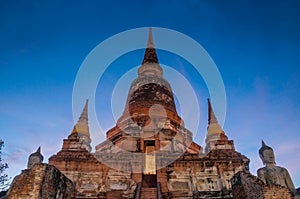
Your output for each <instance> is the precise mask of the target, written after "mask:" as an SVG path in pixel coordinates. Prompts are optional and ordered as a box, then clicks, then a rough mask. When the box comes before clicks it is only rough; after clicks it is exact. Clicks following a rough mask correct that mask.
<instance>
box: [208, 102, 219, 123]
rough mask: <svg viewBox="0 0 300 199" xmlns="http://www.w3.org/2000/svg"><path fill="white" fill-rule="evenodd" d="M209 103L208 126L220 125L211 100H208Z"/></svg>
mask: <svg viewBox="0 0 300 199" xmlns="http://www.w3.org/2000/svg"><path fill="white" fill-rule="evenodd" d="M207 103H208V125H210V124H213V123H218V120H217V118H216V116H215V113H214V110H213V108H212V106H211V103H210V99H209V98H208V99H207Z"/></svg>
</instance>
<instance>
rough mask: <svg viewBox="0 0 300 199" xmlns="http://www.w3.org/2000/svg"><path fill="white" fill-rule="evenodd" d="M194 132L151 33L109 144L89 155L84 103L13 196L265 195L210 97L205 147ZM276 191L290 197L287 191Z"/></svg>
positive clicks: (23, 177) (109, 133) (21, 179)
mask: <svg viewBox="0 0 300 199" xmlns="http://www.w3.org/2000/svg"><path fill="white" fill-rule="evenodd" d="M193 133H195V132H190V131H189V130H188V129H186V128H185V125H184V121H183V119H182V118H181V117H180V116H179V115H178V113H177V110H176V106H175V102H174V96H173V92H172V88H171V85H170V84H169V83H168V81H167V80H165V79H164V77H163V70H162V68H161V67H160V65H159V61H158V56H157V54H156V50H155V48H154V42H153V38H152V31H151V29H150V31H149V38H148V44H147V48H146V50H145V55H144V58H143V61H142V64H141V66H140V67H139V69H138V77H137V78H136V79H135V80H134V81H133V82H132V84H131V87H130V90H129V92H128V97H127V101H126V106H125V109H124V111H123V114H122V115H121V116H120V118H119V120H118V121H117V123H116V124H115V126H114V127H113V128H111V129H110V130H108V131H107V133H106V135H107V139H106V140H105V141H104V142H103V143H100V144H98V145H97V146H96V150H95V152H91V146H90V143H91V138H90V132H89V126H88V101H87V102H86V104H85V106H84V108H83V111H82V114H81V116H80V118H79V120H78V122H77V123H76V124H75V126H74V128H73V130H72V132H71V133H70V135H69V136H68V137H67V138H66V139H64V140H63V145H62V148H61V150H60V151H59V152H58V153H57V154H55V155H53V156H52V157H50V158H49V163H48V164H42V163H39V162H36V163H35V162H33V165H32V164H30V165H31V166H30V168H28V169H26V170H23V171H22V173H21V175H20V176H18V177H17V178H16V179H15V180H14V182H13V184H12V186H11V188H10V191H9V192H8V198H90V199H96V198H136V199H138V198H148V199H151V198H174V199H175V198H178V199H179V198H214V199H218V198H268V196H267V195H266V193H269V192H270V191H269V192H267V191H265V192H264V191H263V190H267V189H268V188H266V186H265V184H264V182H262V181H261V180H260V179H258V178H257V177H255V176H253V175H251V174H250V173H249V159H248V158H247V157H246V156H244V155H242V154H241V153H239V152H237V151H236V150H235V147H234V142H233V140H229V139H228V137H227V135H226V133H225V132H224V131H223V129H222V127H221V126H220V125H219V123H218V120H217V118H216V116H215V114H214V111H213V107H212V104H211V103H210V101H209V100H208V127H207V135H206V139H205V143H206V146H200V145H199V144H197V143H195V142H194V141H193ZM66 136H67V135H66ZM264 186H265V188H263V187H264ZM270 189H271V188H270ZM273 189H274V190H277V193H279V192H280V191H278V190H281V192H282V193H283V194H286V195H285V196H286V197H287V198H288V197H290V198H292V197H293V196H292V195H291V194H290V192H289V190H288V189H285V188H284V187H278V186H277V187H275V188H273ZM249 190H250V191H249ZM253 190H258V191H257V192H255V193H257V194H256V195H254V196H251V193H254V192H253ZM272 193H273V192H272ZM275 193H276V191H275ZM270 198H271V197H270Z"/></svg>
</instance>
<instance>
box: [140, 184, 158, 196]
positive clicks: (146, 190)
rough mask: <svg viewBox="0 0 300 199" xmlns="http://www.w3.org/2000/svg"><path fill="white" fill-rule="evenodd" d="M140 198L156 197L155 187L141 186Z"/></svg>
mask: <svg viewBox="0 0 300 199" xmlns="http://www.w3.org/2000/svg"><path fill="white" fill-rule="evenodd" d="M140 199H157V188H147V187H142V189H141V197H140Z"/></svg>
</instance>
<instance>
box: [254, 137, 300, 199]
mask: <svg viewBox="0 0 300 199" xmlns="http://www.w3.org/2000/svg"><path fill="white" fill-rule="evenodd" d="M259 156H260V158H261V160H262V162H263V164H264V165H265V167H263V168H260V169H258V170H257V176H258V178H259V179H261V180H262V181H263V182H264V183H265V184H266V185H267V186H271V185H280V186H283V187H286V188H288V189H289V190H290V191H291V192H292V194H293V195H294V196H295V195H296V189H295V186H294V184H293V181H292V179H291V177H290V174H289V172H288V170H287V169H285V168H283V167H279V166H276V163H275V156H274V151H273V149H272V148H271V147H269V146H267V145H266V144H265V143H264V141H263V140H262V146H261V148H260V149H259ZM297 198H298V197H297Z"/></svg>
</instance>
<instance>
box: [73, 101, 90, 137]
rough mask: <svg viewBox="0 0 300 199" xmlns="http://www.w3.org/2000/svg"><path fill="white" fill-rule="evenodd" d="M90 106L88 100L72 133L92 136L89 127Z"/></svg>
mask: <svg viewBox="0 0 300 199" xmlns="http://www.w3.org/2000/svg"><path fill="white" fill-rule="evenodd" d="M88 104H89V100H88V99H87V100H86V102H85V105H84V108H83V110H82V112H81V115H80V117H79V119H78V121H77V123H76V124H75V126H74V128H73V131H72V133H81V134H86V135H88V136H89V135H90V131H89V125H88Z"/></svg>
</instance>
